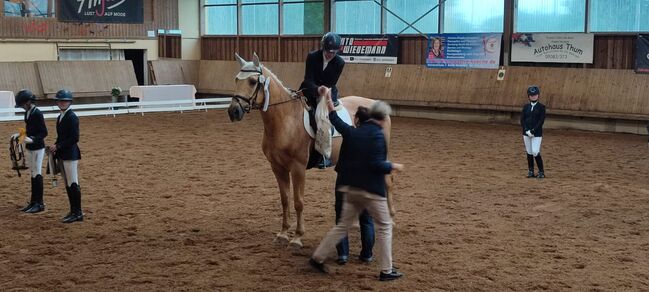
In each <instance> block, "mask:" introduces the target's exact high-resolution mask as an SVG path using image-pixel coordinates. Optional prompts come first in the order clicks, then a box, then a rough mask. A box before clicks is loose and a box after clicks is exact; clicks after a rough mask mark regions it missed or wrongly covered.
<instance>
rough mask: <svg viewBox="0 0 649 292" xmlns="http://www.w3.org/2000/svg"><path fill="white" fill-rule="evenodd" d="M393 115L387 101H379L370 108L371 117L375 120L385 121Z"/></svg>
mask: <svg viewBox="0 0 649 292" xmlns="http://www.w3.org/2000/svg"><path fill="white" fill-rule="evenodd" d="M391 113H392V108H390V105H389V104H387V103H386V102H385V101H380V100H379V101H377V102H375V103H374V104H372V107H370V117H371V118H372V119H375V120H379V121H382V120H385V118H387V117H388V116H390V114H391Z"/></svg>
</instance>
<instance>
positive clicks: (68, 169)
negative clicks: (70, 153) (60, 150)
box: [63, 160, 79, 187]
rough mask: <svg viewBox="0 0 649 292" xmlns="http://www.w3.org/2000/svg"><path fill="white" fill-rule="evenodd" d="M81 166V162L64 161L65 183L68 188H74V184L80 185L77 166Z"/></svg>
mask: <svg viewBox="0 0 649 292" xmlns="http://www.w3.org/2000/svg"><path fill="white" fill-rule="evenodd" d="M78 165H79V160H63V168H64V169H65V181H66V183H67V186H68V187H69V186H72V184H73V183H76V184H77V185H79V173H78V172H77V166H78Z"/></svg>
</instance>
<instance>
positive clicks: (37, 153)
mask: <svg viewBox="0 0 649 292" xmlns="http://www.w3.org/2000/svg"><path fill="white" fill-rule="evenodd" d="M43 157H45V148H43V149H38V150H29V149H28V150H27V159H28V161H27V166H28V167H29V172H30V173H31V174H32V178H34V177H36V176H37V175H40V174H41V171H42V169H43Z"/></svg>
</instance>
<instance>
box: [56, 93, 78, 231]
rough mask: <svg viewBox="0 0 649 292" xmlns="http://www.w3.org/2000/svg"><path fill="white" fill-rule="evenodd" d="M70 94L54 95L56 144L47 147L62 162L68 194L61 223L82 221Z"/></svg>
mask: <svg viewBox="0 0 649 292" xmlns="http://www.w3.org/2000/svg"><path fill="white" fill-rule="evenodd" d="M71 104H72V93H71V92H70V91H67V90H63V89H62V90H59V91H58V92H57V93H56V105H57V106H58V107H59V109H60V110H61V114H60V115H59V117H58V118H57V119H56V134H57V137H56V144H54V145H52V146H50V147H49V150H50V153H54V156H55V157H56V159H58V160H59V162H62V165H63V169H62V172H63V173H62V174H63V178H64V180H65V191H66V192H67V193H68V200H69V202H70V213H68V215H66V216H65V217H64V218H63V223H72V222H75V221H83V212H82V211H81V188H79V175H78V172H77V167H78V164H79V159H81V151H80V150H79V146H78V145H77V143H79V117H77V115H76V114H75V113H74V112H73V111H72V109H70V105H71Z"/></svg>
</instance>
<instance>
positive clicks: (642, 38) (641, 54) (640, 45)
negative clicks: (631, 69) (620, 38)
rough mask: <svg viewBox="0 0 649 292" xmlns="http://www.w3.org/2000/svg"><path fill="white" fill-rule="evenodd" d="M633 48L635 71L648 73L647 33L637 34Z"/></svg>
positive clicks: (648, 51)
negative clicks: (635, 44)
mask: <svg viewBox="0 0 649 292" xmlns="http://www.w3.org/2000/svg"><path fill="white" fill-rule="evenodd" d="M636 43H637V47H636V50H635V72H636V73H645V74H649V35H648V34H641V35H638V41H637V42H636Z"/></svg>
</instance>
